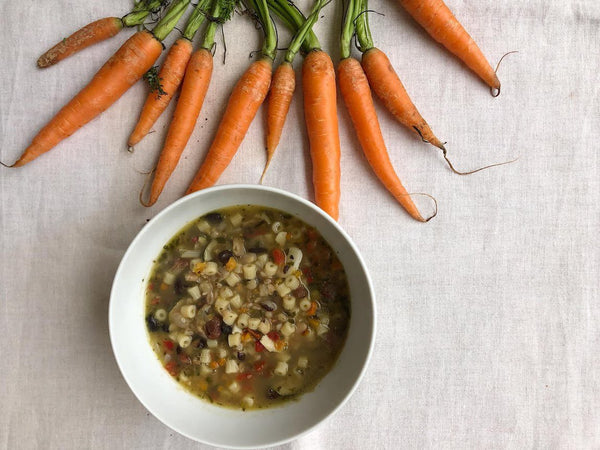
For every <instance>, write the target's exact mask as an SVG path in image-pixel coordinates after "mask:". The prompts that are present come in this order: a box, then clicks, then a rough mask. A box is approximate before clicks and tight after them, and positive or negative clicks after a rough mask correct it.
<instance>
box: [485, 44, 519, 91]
mask: <svg viewBox="0 0 600 450" xmlns="http://www.w3.org/2000/svg"><path fill="white" fill-rule="evenodd" d="M512 53H519V51H518V50H512V51H510V52H506V53H505V54H504V55H502V57H501V58H500V61H498V64H496V69H495V70H494V73H498V69H499V68H500V63H501V62H502V60H503V59H504V58H506V56H508V55H510V54H512ZM496 79H497V78H496ZM490 94H492V97H494V98H496V97H498V96H499V95H500V82H498V86H491V87H490Z"/></svg>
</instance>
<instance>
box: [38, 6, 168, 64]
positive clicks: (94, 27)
mask: <svg viewBox="0 0 600 450" xmlns="http://www.w3.org/2000/svg"><path fill="white" fill-rule="evenodd" d="M166 2H167V0H139V1H138V2H136V4H135V6H134V8H133V9H132V10H131V12H129V13H128V14H126V15H125V16H123V17H121V18H119V17H105V18H103V19H99V20H96V21H94V22H92V23H89V24H87V25H86V26H84V27H83V28H80V29H79V30H77V31H76V32H75V33H73V34H71V35H70V36H69V37H66V38H64V39H63V40H62V41H60V42H59V43H58V44H56V45H55V46H53V47H52V48H51V49H49V50H47V51H46V52H45V53H44V54H43V55H42V56H40V57H39V58H38V60H37V66H38V67H39V68H41V69H43V68H46V67H50V66H52V65H54V64H56V63H58V62H60V61H62V60H63V59H66V58H68V57H69V56H71V55H73V54H75V53H77V52H79V51H81V50H83V49H85V48H87V47H89V46H90V45H93V44H97V43H98V42H102V41H104V40H106V39H109V38H111V37H113V36H115V35H117V34H118V33H119V32H120V31H121V30H122V29H123V28H126V27H135V26H138V25H141V24H143V23H144V21H145V20H146V18H147V17H148V16H149V15H150V14H151V13H154V12H158V11H160V9H161V8H162V7H163V5H164V4H165V3H166Z"/></svg>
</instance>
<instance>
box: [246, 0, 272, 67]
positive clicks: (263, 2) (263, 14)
mask: <svg viewBox="0 0 600 450" xmlns="http://www.w3.org/2000/svg"><path fill="white" fill-rule="evenodd" d="M249 3H251V4H252V6H253V9H254V11H255V12H256V14H257V16H258V21H259V22H260V24H261V26H262V29H263V31H264V34H265V38H264V40H263V46H262V49H261V53H262V55H263V56H266V57H267V58H270V59H271V60H273V59H275V54H276V52H277V33H276V32H275V26H274V25H273V20H271V15H270V14H269V7H268V6H267V0H250V1H249Z"/></svg>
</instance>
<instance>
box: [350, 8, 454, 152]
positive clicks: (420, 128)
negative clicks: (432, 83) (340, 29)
mask: <svg viewBox="0 0 600 450" xmlns="http://www.w3.org/2000/svg"><path fill="white" fill-rule="evenodd" d="M355 20H356V29H357V31H359V32H358V33H357V37H358V42H359V50H360V51H361V52H362V66H363V69H364V71H365V73H366V75H367V78H368V79H369V84H370V85H371V89H373V91H374V92H375V94H376V95H377V97H379V99H380V100H381V101H382V102H383V104H384V106H385V107H386V109H388V110H389V111H390V112H391V113H392V114H393V116H394V117H395V118H396V120H398V122H400V123H401V124H402V125H404V126H406V127H407V128H408V129H410V130H412V131H415V132H416V133H417V134H418V135H419V137H420V138H421V139H422V140H423V141H425V142H429V143H430V144H432V145H435V146H436V147H438V148H440V149H442V150H443V151H445V148H444V144H443V143H442V142H441V141H440V140H439V139H438V138H437V137H436V136H435V134H433V131H431V127H430V126H429V124H428V123H427V122H426V121H425V119H424V118H423V116H422V115H421V113H419V110H418V109H417V107H416V106H415V104H414V103H413V102H412V100H411V98H410V96H409V95H408V92H407V91H406V89H405V87H404V85H403V84H402V81H400V78H399V77H398V74H397V73H396V71H395V70H394V68H393V66H392V64H391V63H390V60H389V59H388V57H387V56H386V54H385V53H384V52H383V51H381V50H380V49H378V48H377V47H375V46H374V44H373V39H372V38H371V32H370V29H369V23H368V12H367V10H366V9H363V10H362V11H361V12H360V13H358V14H357V16H356V19H355Z"/></svg>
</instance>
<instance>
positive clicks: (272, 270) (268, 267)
mask: <svg viewBox="0 0 600 450" xmlns="http://www.w3.org/2000/svg"><path fill="white" fill-rule="evenodd" d="M278 268H279V266H277V264H275V263H274V262H271V261H268V262H266V263H265V267H263V273H264V274H265V277H266V278H271V277H273V276H274V275H275V274H276V273H277V269H278Z"/></svg>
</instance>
